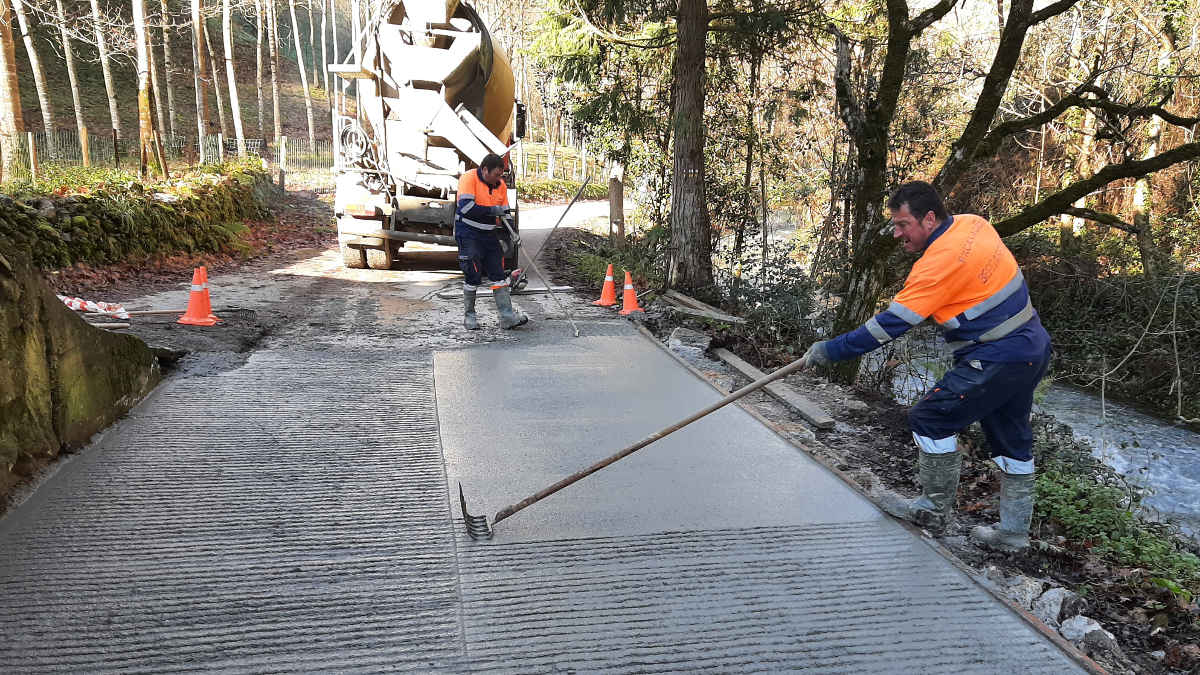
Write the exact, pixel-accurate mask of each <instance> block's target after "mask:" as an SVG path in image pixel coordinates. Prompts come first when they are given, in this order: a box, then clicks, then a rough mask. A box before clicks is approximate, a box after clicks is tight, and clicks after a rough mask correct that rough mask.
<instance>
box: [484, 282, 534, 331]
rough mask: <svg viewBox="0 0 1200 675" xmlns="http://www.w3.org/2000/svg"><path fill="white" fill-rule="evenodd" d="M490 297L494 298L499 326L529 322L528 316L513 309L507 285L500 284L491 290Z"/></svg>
mask: <svg viewBox="0 0 1200 675" xmlns="http://www.w3.org/2000/svg"><path fill="white" fill-rule="evenodd" d="M492 297H494V298H496V310H497V311H499V312H500V327H501V328H504V329H509V328H516V327H517V326H524V325H525V324H526V323H528V322H529V317H527V316H525V315H524V314H522V313H521V312H518V311H517V310H515V309H513V304H512V292H511V291H510V290H509V288H508V286H501V287H500V288H497V289H496V290H494V291H492Z"/></svg>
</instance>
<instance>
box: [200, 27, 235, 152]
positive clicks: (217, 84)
mask: <svg viewBox="0 0 1200 675" xmlns="http://www.w3.org/2000/svg"><path fill="white" fill-rule="evenodd" d="M202 23H203V25H204V46H205V47H207V48H208V75H209V76H210V77H211V78H212V86H213V94H214V95H215V96H216V97H217V119H218V120H220V121H221V136H222V137H223V138H229V122H228V121H227V120H226V119H225V95H224V94H222V93H221V73H220V71H219V70H217V55H216V52H215V51H213V46H212V38H211V37H210V36H209V34H208V20H207V19H205V20H204V21H202ZM224 151H225V150H224V149H222V150H221V152H224Z"/></svg>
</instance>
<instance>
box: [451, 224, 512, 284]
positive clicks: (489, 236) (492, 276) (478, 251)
mask: <svg viewBox="0 0 1200 675" xmlns="http://www.w3.org/2000/svg"><path fill="white" fill-rule="evenodd" d="M454 241H456V242H458V266H459V267H460V268H461V269H462V271H463V276H464V277H465V278H464V279H463V286H464V287H465V288H468V289H475V288H478V287H479V286H480V285H482V284H483V277H484V276H485V275H486V276H487V278H488V281H490V282H492V283H493V284H496V283H501V282H504V281H505V280H506V277H505V275H504V249H503V248H501V246H500V239H499V237H498V236H497V235H496V232H495V231H494V230H481V229H479V228H476V227H471V226H470V225H464V224H462V223H455V224H454Z"/></svg>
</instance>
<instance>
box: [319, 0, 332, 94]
mask: <svg viewBox="0 0 1200 675" xmlns="http://www.w3.org/2000/svg"><path fill="white" fill-rule="evenodd" d="M327 2H329V0H321V74H322V75H323V76H324V80H323V81H324V82H325V97H326V98H328V99H329V102H330V105H332V104H333V96H332V95H331V94H330V93H329V48H328V44H329V41H328V40H326V39H325V38H326V36H327V35H329V25H328V23H327V19H328V15H329V13H328V12H327V11H325V5H326V3H327Z"/></svg>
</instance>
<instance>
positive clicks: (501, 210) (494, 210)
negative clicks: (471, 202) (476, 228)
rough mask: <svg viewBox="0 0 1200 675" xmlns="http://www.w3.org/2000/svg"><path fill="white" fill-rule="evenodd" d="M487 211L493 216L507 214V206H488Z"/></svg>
mask: <svg viewBox="0 0 1200 675" xmlns="http://www.w3.org/2000/svg"><path fill="white" fill-rule="evenodd" d="M488 213H490V214H491V215H493V216H504V215H508V207H507V206H489V207H488Z"/></svg>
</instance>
